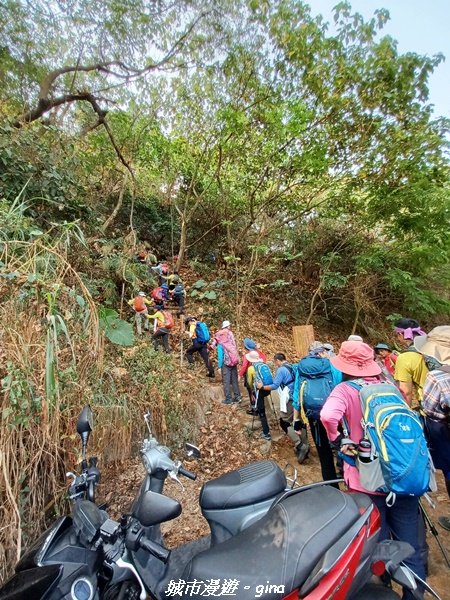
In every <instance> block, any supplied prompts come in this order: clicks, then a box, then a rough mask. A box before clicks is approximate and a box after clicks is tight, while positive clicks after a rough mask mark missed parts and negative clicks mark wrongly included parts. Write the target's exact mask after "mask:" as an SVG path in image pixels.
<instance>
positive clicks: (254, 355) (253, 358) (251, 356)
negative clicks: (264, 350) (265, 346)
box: [245, 350, 262, 363]
mask: <svg viewBox="0 0 450 600" xmlns="http://www.w3.org/2000/svg"><path fill="white" fill-rule="evenodd" d="M245 358H246V359H247V360H248V362H251V363H255V362H259V361H261V360H262V359H261V357H260V355H259V354H258V352H257V351H256V350H252V351H251V352H249V353H248V354H246V355H245Z"/></svg>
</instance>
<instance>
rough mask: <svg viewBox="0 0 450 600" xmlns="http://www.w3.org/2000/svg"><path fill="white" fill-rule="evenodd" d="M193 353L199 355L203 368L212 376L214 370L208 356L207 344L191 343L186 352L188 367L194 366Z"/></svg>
mask: <svg viewBox="0 0 450 600" xmlns="http://www.w3.org/2000/svg"><path fill="white" fill-rule="evenodd" d="M194 352H198V353H199V354H200V356H201V357H202V359H203V362H204V363H205V367H206V368H207V369H208V373H209V374H214V369H213V367H212V364H211V361H210V360H209V356H208V344H207V343H206V342H195V341H194V342H192V346H191V347H190V348H188V349H187V350H186V357H187V361H188V363H189V364H190V365H193V364H194V357H193V354H194Z"/></svg>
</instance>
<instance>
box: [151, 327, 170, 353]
mask: <svg viewBox="0 0 450 600" xmlns="http://www.w3.org/2000/svg"><path fill="white" fill-rule="evenodd" d="M160 342H161V343H162V345H163V347H164V351H165V352H167V354H169V353H170V346H169V330H168V329H166V328H165V327H161V328H160V329H158V330H157V331H156V332H155V333H154V334H153V345H154V347H155V350H158V345H159V343H160Z"/></svg>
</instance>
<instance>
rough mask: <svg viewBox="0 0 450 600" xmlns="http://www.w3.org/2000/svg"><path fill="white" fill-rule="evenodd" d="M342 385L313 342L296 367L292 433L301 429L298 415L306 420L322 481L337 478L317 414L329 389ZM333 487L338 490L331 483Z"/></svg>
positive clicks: (322, 349)
mask: <svg viewBox="0 0 450 600" xmlns="http://www.w3.org/2000/svg"><path fill="white" fill-rule="evenodd" d="M341 382H342V373H341V372H340V371H338V370H337V369H336V368H335V367H333V365H332V364H331V362H330V360H329V354H328V350H327V348H325V347H324V346H323V345H322V344H320V343H318V342H313V344H311V346H310V351H309V354H308V355H307V356H305V357H304V358H302V359H301V360H300V362H299V363H298V365H297V369H296V377H295V383H294V392H293V401H292V403H293V407H294V430H295V431H296V432H297V433H298V434H299V435H300V433H301V432H302V431H303V428H304V422H303V419H302V417H301V414H302V412H303V413H304V414H305V415H306V417H307V419H308V423H309V426H310V428H311V433H312V437H313V440H314V445H315V446H316V449H317V454H318V455H319V461H320V468H321V471H322V478H323V480H324V481H329V480H332V479H337V478H338V477H337V474H336V466H335V464H334V454H333V450H332V448H331V446H330V443H329V441H328V437H327V433H326V431H325V427H324V426H323V425H322V421H321V420H320V411H321V409H322V407H323V405H324V404H325V401H326V399H327V398H328V395H329V394H330V392H331V390H332V389H333V388H334V387H335V386H336V385H337V384H338V383H341ZM335 487H339V486H338V484H335Z"/></svg>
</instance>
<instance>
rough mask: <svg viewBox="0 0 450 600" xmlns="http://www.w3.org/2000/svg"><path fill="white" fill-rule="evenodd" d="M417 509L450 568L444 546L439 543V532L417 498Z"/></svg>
mask: <svg viewBox="0 0 450 600" xmlns="http://www.w3.org/2000/svg"><path fill="white" fill-rule="evenodd" d="M419 509H420V512H421V513H422V516H423V518H424V521H425V522H426V524H427V525H428V529H429V530H430V532H431V533H432V535H433V536H434V538H435V540H436V542H437V543H438V546H439V548H440V549H441V552H442V556H443V557H444V559H445V562H446V563H447V567H448V568H449V569H450V560H449V558H448V554H447V552H446V550H445V548H444V546H443V545H442V543H441V540H440V539H439V532H438V530H437V529H436V527H435V526H434V523H433V522H432V520H431V519H430V517H429V516H428V513H427V511H426V510H425V509H424V507H423V504H422V502H421V501H420V500H419Z"/></svg>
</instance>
